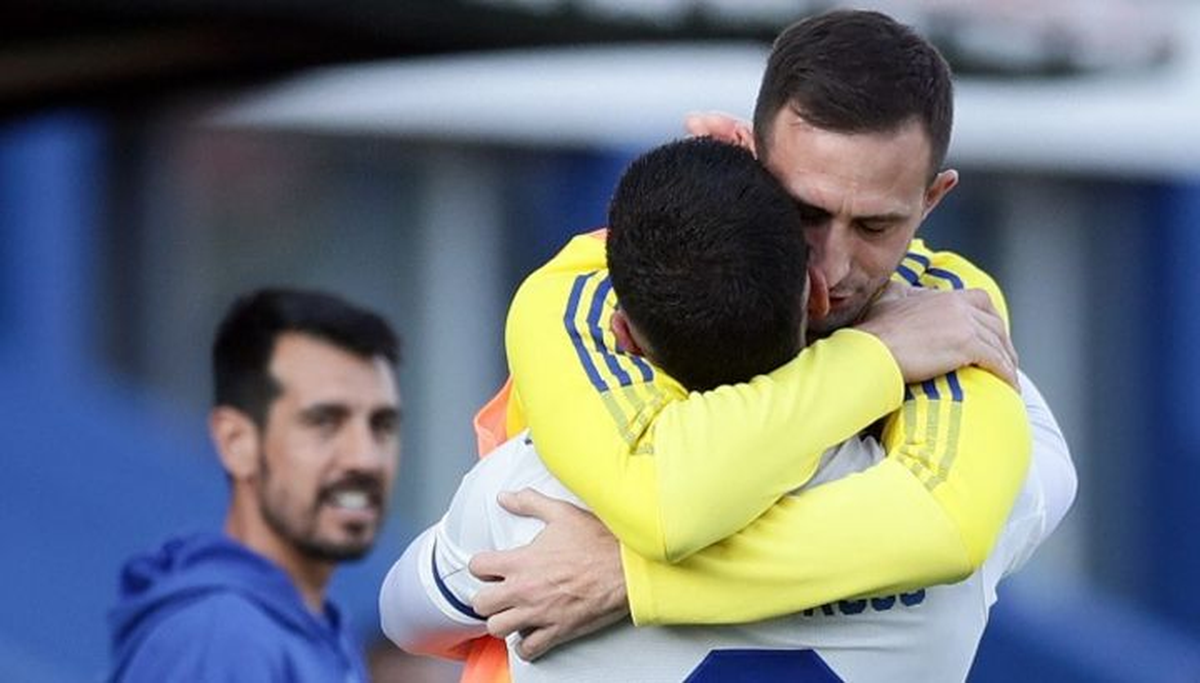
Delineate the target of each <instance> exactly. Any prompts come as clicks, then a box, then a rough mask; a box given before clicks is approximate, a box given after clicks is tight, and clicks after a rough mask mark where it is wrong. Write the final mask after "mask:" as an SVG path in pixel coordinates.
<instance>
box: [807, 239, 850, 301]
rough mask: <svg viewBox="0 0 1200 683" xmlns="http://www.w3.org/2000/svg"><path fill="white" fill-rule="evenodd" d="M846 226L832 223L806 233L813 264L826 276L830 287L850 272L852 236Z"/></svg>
mask: <svg viewBox="0 0 1200 683" xmlns="http://www.w3.org/2000/svg"><path fill="white" fill-rule="evenodd" d="M847 233H848V230H847V229H846V228H845V226H842V225H838V224H830V225H827V226H824V227H822V228H820V229H818V230H810V231H808V232H807V233H806V235H807V237H808V246H809V249H811V250H812V265H813V266H814V267H816V268H817V269H818V270H820V271H821V273H822V274H823V275H824V276H825V282H826V284H828V285H829V288H830V289H836V288H837V286H838V284H839V283H840V282H841V281H842V280H843V279H845V278H846V276H847V275H849V273H850V255H851V250H850V238H849V235H848V234H847Z"/></svg>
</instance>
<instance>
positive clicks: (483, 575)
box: [467, 548, 522, 581]
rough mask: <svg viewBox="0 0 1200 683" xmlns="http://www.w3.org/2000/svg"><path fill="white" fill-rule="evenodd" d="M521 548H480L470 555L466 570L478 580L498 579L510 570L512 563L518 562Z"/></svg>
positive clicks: (506, 574) (502, 577)
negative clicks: (480, 549)
mask: <svg viewBox="0 0 1200 683" xmlns="http://www.w3.org/2000/svg"><path fill="white" fill-rule="evenodd" d="M521 551H522V549H521V548H517V549H515V550H482V551H480V552H477V553H475V554H474V555H472V556H471V559H470V560H469V561H468V562H467V570H468V571H470V572H471V574H472V576H474V577H475V578H477V579H479V580H480V581H500V580H502V579H504V577H506V576H508V575H509V574H510V573H511V572H512V567H513V565H514V564H517V563H519V562H520V556H519V554H520V553H521Z"/></svg>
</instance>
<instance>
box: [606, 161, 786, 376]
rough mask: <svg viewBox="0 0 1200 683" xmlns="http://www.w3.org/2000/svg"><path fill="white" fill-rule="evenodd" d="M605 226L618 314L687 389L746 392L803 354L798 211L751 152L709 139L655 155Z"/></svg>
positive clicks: (624, 182)
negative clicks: (725, 387) (732, 387)
mask: <svg viewBox="0 0 1200 683" xmlns="http://www.w3.org/2000/svg"><path fill="white" fill-rule="evenodd" d="M608 227H609V233H608V241H607V257H608V268H609V275H610V277H611V278H612V287H613V290H614V291H615V292H616V295H617V301H618V304H619V305H620V306H621V308H622V309H624V311H625V314H626V315H627V316H628V318H629V320H630V322H631V323H633V325H634V326H635V327H636V328H637V329H638V330H639V331H640V332H641V334H642V336H643V337H644V338H645V342H646V344H647V346H648V347H649V348H648V349H647V352H648V353H650V354H651V355H652V356H653V358H652V360H653V361H654V362H655V363H656V364H657V365H658V366H659V367H661V368H662V369H663V370H664V371H666V372H667V373H668V374H669V375H671V376H672V377H674V378H675V379H677V380H678V381H679V382H681V383H682V384H683V385H684V386H686V387H687V388H688V389H691V390H697V391H702V390H707V389H712V388H714V387H717V386H719V385H722V384H731V383H736V382H744V381H747V380H749V379H750V378H752V377H754V376H755V375H759V374H762V373H765V372H768V371H770V370H773V369H775V368H776V367H778V366H779V365H781V364H783V363H785V362H787V361H788V360H791V359H792V358H793V357H794V356H795V355H796V353H798V352H799V350H800V348H801V346H802V344H803V339H802V334H801V327H802V324H803V322H804V315H805V310H806V300H805V274H806V269H807V260H808V248H807V247H806V246H805V242H804V235H803V231H802V229H801V223H800V214H799V210H798V208H797V207H796V205H795V203H794V202H793V201H792V200H791V198H790V197H788V195H787V193H786V192H784V190H783V188H782V187H781V186H780V185H779V183H778V182H776V180H775V179H774V178H772V177H771V175H770V173H768V172H767V171H766V170H765V169H764V168H763V167H762V165H761V164H759V163H758V161H757V160H755V158H754V157H753V156H752V155H751V154H750V153H749V152H748V151H746V150H744V149H741V148H738V147H734V146H732V145H729V144H726V143H722V142H717V141H714V140H711V139H707V138H699V139H690V140H681V141H677V142H672V143H669V144H666V145H663V146H661V147H658V148H656V149H654V150H652V151H650V152H649V153H647V154H645V155H643V156H642V157H639V158H638V159H637V160H635V161H634V162H633V163H632V164H631V165H630V166H629V168H628V169H627V170H626V171H625V174H624V176H622V178H621V181H620V183H619V184H618V186H617V189H616V192H615V194H614V195H613V199H612V203H611V204H610V206H609V216H608Z"/></svg>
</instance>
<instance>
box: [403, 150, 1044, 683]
mask: <svg viewBox="0 0 1200 683" xmlns="http://www.w3.org/2000/svg"><path fill="white" fill-rule="evenodd" d="M798 211H799V209H798V207H797V206H796V205H795V203H794V202H793V201H792V200H791V198H790V197H789V196H788V195H787V194H786V193H785V192H784V191H783V189H782V188H781V187H780V186H779V184H778V183H777V181H775V180H774V179H773V178H772V177H771V176H770V174H769V173H768V172H767V171H766V170H765V169H763V167H762V166H761V165H760V164H758V163H757V161H756V160H755V159H754V158H753V156H751V155H750V153H749V152H747V151H746V150H743V149H739V148H737V147H734V146H731V145H727V144H724V143H720V142H715V141H713V140H711V139H706V138H700V139H692V140H686V141H681V142H676V143H672V144H668V145H664V146H662V147H660V148H657V149H655V150H653V151H651V152H649V153H647V154H646V155H643V156H642V157H640V158H639V159H638V160H637V161H635V162H634V163H633V164H632V165H631V166H630V168H629V170H627V171H626V173H625V174H624V176H623V177H622V179H621V181H620V183H619V185H618V187H617V190H616V192H615V193H614V196H613V201H612V205H611V207H610V210H609V223H608V225H609V232H608V237H607V242H606V244H605V245H604V246H605V252H606V262H607V269H608V272H609V274H610V279H611V283H612V288H613V291H614V292H615V293H616V295H617V298H618V300H619V304H620V306H619V308H618V309H616V310H614V311H613V312H612V316H611V318H610V320H611V325H612V331H613V334H614V337H615V341H616V342H617V344H618V345H619V347H620V348H621V349H623V350H627V351H629V352H630V353H631V354H634V355H626V356H624V357H620V356H619V355H618V354H616V353H614V354H612V355H611V356H609V357H608V358H607V360H608V361H611V362H612V363H614V364H615V365H616V366H617V367H620V366H621V365H622V364H625V363H629V364H630V370H631V371H633V372H641V371H642V370H645V371H646V372H648V373H652V374H653V373H660V372H662V373H669V374H670V377H671V378H672V379H673V380H678V382H679V384H680V385H682V386H683V387H686V388H687V389H688V390H691V391H711V390H717V389H718V387H721V386H722V385H737V384H738V383H740V382H747V381H750V380H751V379H752V378H754V377H755V376H756V375H760V374H764V373H769V372H770V371H771V370H773V369H775V368H776V367H779V366H780V365H783V364H784V363H786V362H788V361H790V360H791V359H792V358H794V357H795V355H796V354H797V352H798V351H799V349H800V348H801V347H802V345H803V344H802V341H803V338H804V333H803V329H804V318H805V314H804V310H805V306H806V303H807V291H806V282H807V278H806V277H805V269H806V264H807V248H806V245H805V241H804V236H803V233H802V232H801V231H800V230H797V229H796V226H797V224H798V222H799V216H798V213H797V212H798ZM595 244H597V241H596V240H595V239H591V238H589V240H588V241H585V243H584V246H583V247H577V248H585V249H586V248H587V247H590V246H594V245H595ZM570 249H571V248H570V247H569V248H568V250H570ZM564 253H566V252H564ZM556 260H557V259H556ZM697 339H702V340H706V341H708V342H709V343H703V344H697V343H695V341H696V340H697ZM639 364H640V365H639ZM597 376H599V373H597ZM730 388H731V387H726V388H725V389H724V390H728V389H730ZM1032 414H1033V413H1031V415H1032ZM1048 429H1049V430H1051V431H1052V430H1053V429H1054V428H1053V426H1052V425H1050V426H1049V427H1048ZM1036 450H1038V460H1039V461H1040V462H1045V461H1047V458H1046V457H1045V456H1047V455H1052V454H1053V452H1054V450H1055V448H1054V447H1053V445H1051V446H1050V447H1046V445H1045V444H1041V448H1039V449H1036ZM880 457H882V452H881V449H880V448H879V446H878V444H877V443H876V442H875V440H874V439H873V438H870V437H866V438H851V439H848V440H847V441H846V442H844V443H842V444H840V445H839V446H838V447H837V448H836V449H832V450H831V451H829V452H828V453H826V454H825V455H823V456H822V458H821V466H820V468H819V472H818V474H817V475H816V476H814V478H813V481H812V482H810V485H815V484H819V483H821V482H825V481H831V480H833V479H836V478H838V477H841V476H846V475H848V474H849V473H851V472H855V471H858V470H861V469H863V468H865V467H867V466H869V465H871V464H873V462H875V461H876V460H877V459H878V458H880ZM748 459H752V458H748ZM1065 460H1066V458H1065V455H1064V456H1063V457H1059V458H1051V459H1049V462H1050V463H1051V464H1054V463H1057V462H1062V461H1065ZM1040 462H1039V464H1040ZM1033 480H1034V481H1035V482H1036V484H1035V485H1034V486H1032V487H1028V486H1027V489H1028V491H1027V492H1026V493H1027V494H1028V495H1023V496H1022V498H1021V500H1022V501H1024V504H1021V503H1019V504H1018V505H1017V506H1015V507H1014V512H1013V515H1012V516H1011V517H1010V520H1009V523H1008V524H1007V525H1006V532H1005V534H1004V535H1003V536H1002V538H1003V539H1004V540H1003V542H1002V543H1001V544H1000V549H998V550H997V551H996V552H993V553H992V555H991V556H990V557H989V559H988V564H987V565H985V570H984V571H981V572H976V573H975V574H974V575H972V577H971V578H970V579H968V580H967V581H964V582H961V583H959V584H956V585H954V586H938V587H933V588H930V589H929V590H927V591H926V590H921V591H915V592H912V593H906V594H903V595H898V596H897V595H892V596H878V597H877V598H875V599H873V600H872V601H870V604H869V605H868V602H867V601H865V600H860V601H853V602H851V601H846V602H845V604H844V605H839V606H830V607H829V608H828V610H822V612H821V613H820V614H817V613H815V612H814V613H813V614H809V615H804V614H800V615H794V616H792V617H790V618H786V619H776V620H771V621H762V622H757V623H755V624H747V625H738V626H718V627H709V628H701V627H696V626H690V627H686V628H673V629H672V628H653V627H652V628H635V627H633V625H632V624H630V623H629V622H627V621H626V622H624V623H623V624H620V625H616V626H614V627H612V628H608V629H604V630H603V632H602V633H598V634H595V635H593V636H590V637H588V638H585V639H580V640H577V641H574V642H572V643H570V644H569V645H568V646H566V647H563V648H561V649H556V650H555V651H554V653H553V654H552V655H551V656H548V657H544V658H540V659H538V660H537V661H536V662H533V663H528V662H525V661H522V660H521V659H520V658H519V657H517V656H514V657H512V658H509V659H508V662H509V664H510V667H511V675H512V680H513V681H514V683H519V682H529V683H533V682H535V681H562V680H571V681H597V682H601V681H613V680H636V681H647V682H649V681H663V682H664V683H665V682H677V681H680V680H684V679H685V678H687V679H688V680H693V679H695V680H726V679H727V678H728V677H727V675H726V674H727V672H728V667H730V666H735V667H736V669H737V671H738V675H739V676H740V677H741V678H739V680H774V679H775V678H776V677H777V676H779V675H783V676H784V677H785V678H786V679H787V680H795V679H796V678H799V677H801V676H803V677H804V678H803V679H804V680H831V678H830V677H831V676H840V677H842V678H844V679H847V680H855V681H887V682H888V683H891V682H893V681H898V680H912V681H930V680H956V679H961V678H962V677H964V676H965V675H966V671H967V670H968V668H969V666H970V663H971V660H972V659H973V655H974V651H975V646H976V644H977V642H978V638H979V634H980V633H982V630H983V626H984V624H985V622H986V610H984V609H981V607H982V606H984V605H986V604H989V603H988V602H987V601H988V600H989V592H990V591H992V589H993V587H994V585H995V583H996V582H997V581H998V580H999V579H1000V578H1001V577H1002V576H1003V575H1004V574H1006V573H1008V572H1009V571H1011V570H1012V568H1015V567H1016V566H1017V565H1018V564H1019V562H1020V560H1021V559H1022V558H1024V557H1028V551H1029V550H1030V549H1032V548H1033V547H1034V546H1036V544H1037V543H1038V542H1039V541H1040V539H1041V538H1042V537H1044V536H1043V535H1042V534H1043V533H1049V529H1050V528H1051V527H1052V526H1053V523H1054V521H1056V520H1055V516H1054V515H1051V514H1047V513H1046V511H1047V510H1051V509H1058V510H1062V509H1064V507H1065V506H1064V505H1062V504H1061V503H1059V504H1057V505H1055V504H1054V503H1055V498H1054V496H1052V495H1049V494H1053V493H1060V492H1061V489H1063V488H1065V487H1063V486H1061V485H1056V482H1055V480H1054V479H1053V478H1052V477H1051V476H1050V475H1049V473H1048V472H1047V473H1042V474H1040V475H1037V476H1034V477H1033ZM524 487H535V488H536V490H538V491H541V492H543V493H545V494H546V495H548V496H552V497H556V498H559V499H562V500H567V501H572V502H575V503H577V504H578V503H581V501H580V500H579V498H577V497H575V496H574V495H572V493H571V492H570V491H568V490H567V489H566V488H565V487H563V486H562V484H561V483H560V482H558V481H557V480H555V479H554V478H553V476H551V475H550V473H549V472H548V471H547V470H546V468H545V466H544V465H543V464H542V463H541V460H540V459H539V457H538V454H537V452H536V451H535V443H534V442H533V440H532V439H530V438H528V435H527V434H525V435H523V436H521V437H518V438H515V439H512V440H510V441H508V442H507V443H505V444H504V445H503V446H501V447H500V448H498V449H496V451H495V452H494V453H493V454H491V455H489V456H488V457H486V458H484V459H483V460H481V461H480V462H479V463H478V464H477V465H476V466H475V467H474V468H473V469H472V470H471V472H470V473H468V474H467V475H466V476H465V477H464V478H463V482H462V485H461V486H460V487H459V490H458V492H457V493H456V494H455V496H454V500H453V502H452V503H451V505H450V508H449V510H448V511H447V513H446V514H445V515H444V516H443V518H442V519H441V521H439V522H438V523H437V524H435V525H434V526H433V527H431V528H430V529H429V530H427V531H426V532H424V533H423V534H421V536H420V537H419V538H418V539H417V540H416V541H414V542H413V543H412V544H410V545H409V547H408V549H407V550H406V551H405V553H404V555H403V557H402V558H401V559H400V560H399V561H398V562H397V563H396V564H395V565H394V566H393V568H392V570H391V571H390V572H389V573H388V577H387V579H386V580H385V582H384V586H383V589H382V590H381V592H380V614H381V617H382V626H383V629H384V632H385V633H386V634H387V635H388V637H389V638H391V639H392V640H393V641H394V642H396V644H397V645H400V646H401V647H403V648H405V649H408V650H410V651H413V652H416V653H426V654H434V655H451V656H452V655H454V654H455V653H456V651H457V650H458V648H459V646H460V645H461V643H462V642H463V641H464V640H467V639H470V638H475V637H478V636H480V635H483V634H486V633H487V630H486V621H485V620H483V619H481V618H480V616H479V615H478V614H477V613H475V612H474V611H473V610H472V609H471V608H470V606H469V605H470V602H471V600H472V598H473V597H474V595H475V594H476V593H477V592H478V591H479V590H480V589H481V588H483V587H485V586H486V583H485V582H483V581H480V580H479V579H477V578H475V577H473V576H472V575H471V574H470V572H468V571H464V569H465V564H466V562H467V561H468V560H469V558H470V557H471V556H473V555H475V554H477V553H478V552H480V551H484V550H496V549H505V548H512V547H515V546H518V545H523V544H526V543H528V542H529V541H530V540H531V539H532V538H533V536H534V535H535V534H536V533H538V531H539V530H540V528H539V527H540V525H539V524H538V523H537V522H536V521H535V520H530V519H526V518H523V517H518V516H515V515H512V514H509V513H507V512H505V511H503V510H501V509H500V508H499V507H498V504H497V496H498V494H499V493H500V492H503V491H506V490H512V489H519V488H524ZM1041 493H1046V494H1048V495H1039V494H1041ZM798 495H807V493H799V494H798ZM1059 497H1060V498H1066V496H1065V495H1060V496H1059ZM1043 503H1044V504H1043ZM989 570H990V571H989ZM826 611H827V612H828V614H826V613H825V612H826ZM517 642H518V641H517V640H516V639H509V641H508V643H507V644H508V646H510V647H515V646H516V644H517ZM616 654H619V656H614V655H616ZM751 673H753V678H747V676H749V675H750V674H751Z"/></svg>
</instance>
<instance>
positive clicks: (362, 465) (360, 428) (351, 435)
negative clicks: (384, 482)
mask: <svg viewBox="0 0 1200 683" xmlns="http://www.w3.org/2000/svg"><path fill="white" fill-rule="evenodd" d="M343 437H344V438H343V441H342V444H341V446H342V447H341V453H340V458H341V460H342V464H343V465H344V466H345V467H346V469H351V470H358V471H363V472H374V471H379V470H382V469H383V467H384V464H385V463H386V461H387V458H388V451H387V446H386V445H385V444H382V443H380V440H379V439H378V438H376V434H375V430H373V429H372V428H371V425H370V424H369V423H368V421H367V420H354V421H353V424H352V425H348V426H347V429H346V433H345V434H344V435H343Z"/></svg>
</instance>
